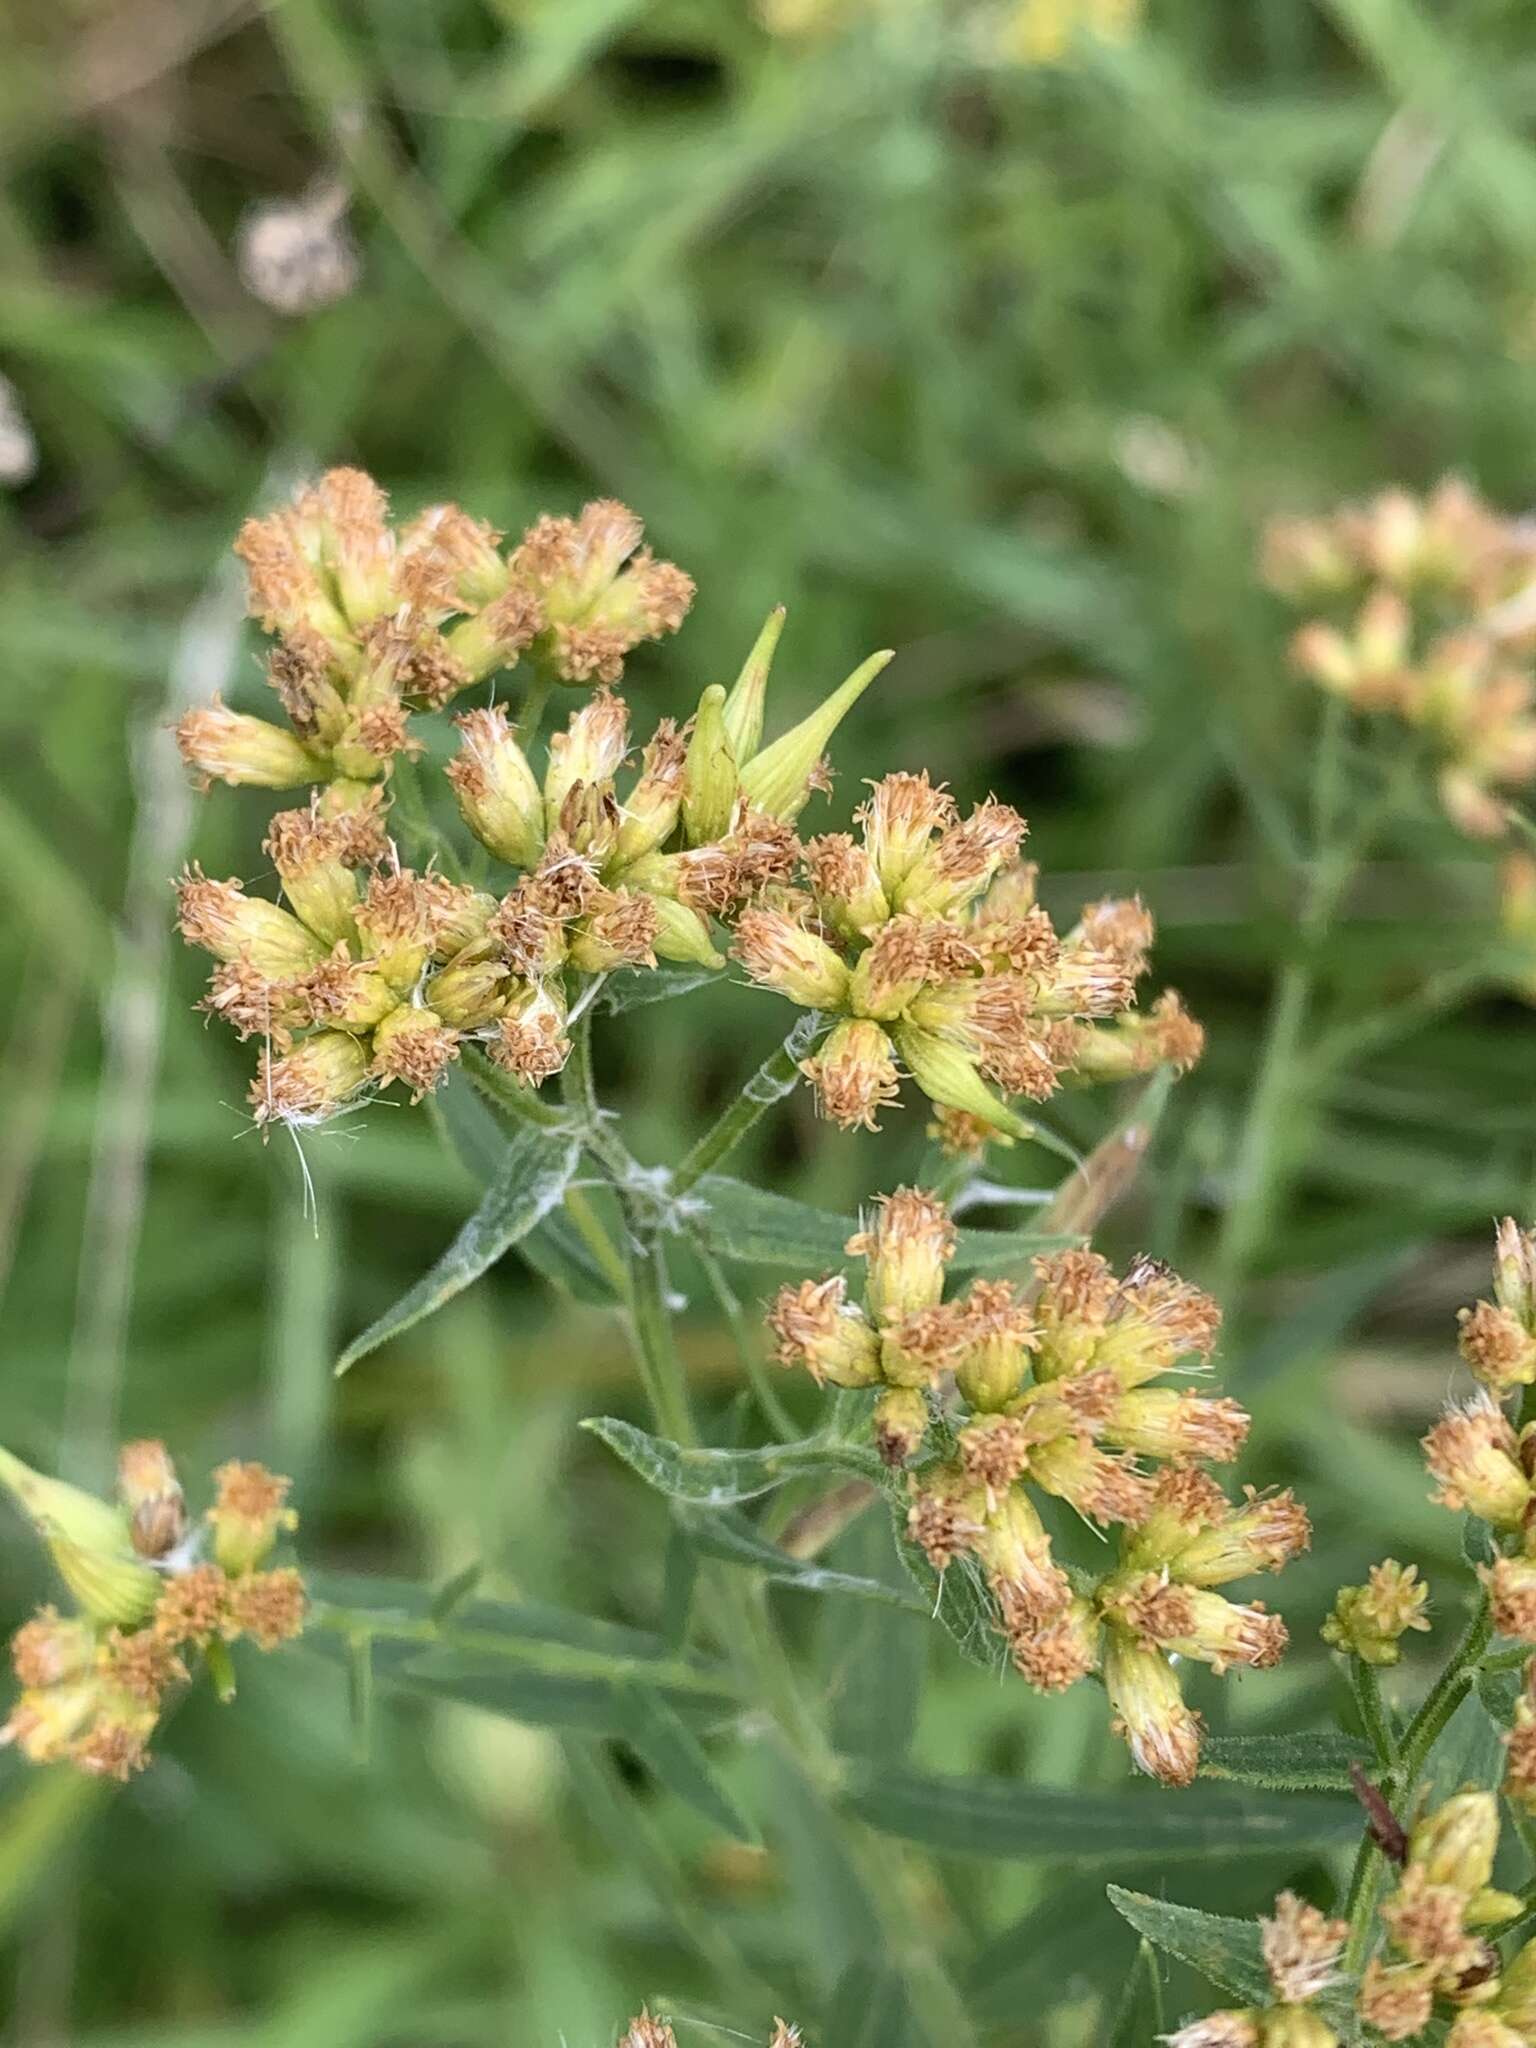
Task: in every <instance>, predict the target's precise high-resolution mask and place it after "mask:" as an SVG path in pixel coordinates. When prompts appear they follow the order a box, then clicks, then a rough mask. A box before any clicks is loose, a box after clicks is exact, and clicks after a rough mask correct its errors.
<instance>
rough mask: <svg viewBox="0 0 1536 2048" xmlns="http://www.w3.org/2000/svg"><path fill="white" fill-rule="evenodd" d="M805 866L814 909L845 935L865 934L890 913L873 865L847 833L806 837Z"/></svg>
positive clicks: (888, 904)
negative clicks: (812, 837) (814, 903)
mask: <svg viewBox="0 0 1536 2048" xmlns="http://www.w3.org/2000/svg"><path fill="white" fill-rule="evenodd" d="M805 865H806V871H807V873H808V875H809V877H810V884H811V892H812V894H813V895H814V896H815V898H816V907H817V909H818V910H820V912H821V914H822V915H823V917H825V918H827V919H828V920H829V921H830V922H831V923H832V924H833V925H835V926H836V928H837V929H838V930H839V931H840V932H842V933H843V934H844V935H845V936H860V937H863V936H867V935H868V934H870V933H871V932H874V931H876V930H877V929H878V928H879V927H880V926H881V925H882V924H884V923H885V921H886V919H887V918H888V917H889V916H890V914H891V906H890V903H889V902H888V900H887V898H886V894H885V891H884V890H883V889H882V888H881V886H880V877H879V875H878V874H877V873H876V872H875V864H874V862H873V861H872V860H871V859H870V857H869V853H868V851H867V849H866V848H864V847H863V846H861V845H859V843H858V842H857V841H856V840H855V839H854V838H852V836H851V835H850V834H849V833H847V832H824V833H822V834H821V835H820V837H819V838H816V839H811V840H808V841H807V842H806V848H805Z"/></svg>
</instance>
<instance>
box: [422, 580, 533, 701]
mask: <svg viewBox="0 0 1536 2048" xmlns="http://www.w3.org/2000/svg"><path fill="white" fill-rule="evenodd" d="M544 625H545V619H544V609H543V606H542V605H541V604H540V603H539V600H538V598H537V597H536V596H535V595H534V593H533V592H532V591H531V590H524V589H522V588H520V587H519V586H517V585H513V587H512V588H511V589H510V590H503V591H501V592H500V593H498V595H496V596H495V597H493V598H491V599H490V600H489V601H488V602H487V603H486V604H484V605H482V606H481V608H480V610H479V611H477V612H476V613H475V615H474V616H473V618H468V619H460V620H459V621H458V623H457V624H456V625H454V626H451V627H450V628H449V630H448V632H447V633H446V634H445V635H444V638H445V640H446V642H447V652H448V659H449V661H450V662H451V663H453V664H454V666H455V667H457V668H458V669H459V670H460V671H461V672H462V674H463V678H464V682H465V684H466V685H467V684H469V683H478V682H481V681H483V680H484V678H485V677H486V676H488V675H493V674H494V673H495V672H496V670H497V669H502V668H516V666H517V663H518V657H519V656H520V655H521V654H522V652H523V650H524V649H525V648H527V647H529V646H531V645H532V644H533V642H534V641H535V640H536V639H537V638H538V636H539V634H540V633H541V632H542V631H543V629H544Z"/></svg>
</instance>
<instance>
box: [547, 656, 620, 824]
mask: <svg viewBox="0 0 1536 2048" xmlns="http://www.w3.org/2000/svg"><path fill="white" fill-rule="evenodd" d="M628 742H629V712H628V709H627V708H626V706H625V704H624V701H623V699H622V698H620V697H615V696H614V695H613V693H612V692H611V691H609V690H599V691H598V693H597V695H596V696H595V697H593V698H591V699H590V700H589V701H588V702H587V703H585V704H583V705H582V706H581V708H580V710H579V711H574V712H573V713H572V714H571V717H570V719H569V721H568V722H567V725H566V729H565V731H564V732H557V733H555V734H553V735H552V736H551V738H550V742H549V766H548V768H547V769H546V770H545V774H544V815H545V820H546V822H547V824H548V826H549V829H550V830H551V831H553V830H554V828H555V827H556V826H557V825H558V824H559V823H560V813H561V810H562V808H563V807H564V804H565V800H566V797H567V796H568V795H569V794H570V792H571V790H572V789H573V788H574V787H575V785H576V784H577V783H578V782H585V783H588V784H590V785H592V786H593V787H594V788H597V789H602V788H605V787H606V786H607V785H608V784H609V783H611V782H612V781H613V778H614V776H615V775H617V773H618V772H619V768H620V766H621V764H622V763H623V760H624V750H625V748H626V746H627V745H628Z"/></svg>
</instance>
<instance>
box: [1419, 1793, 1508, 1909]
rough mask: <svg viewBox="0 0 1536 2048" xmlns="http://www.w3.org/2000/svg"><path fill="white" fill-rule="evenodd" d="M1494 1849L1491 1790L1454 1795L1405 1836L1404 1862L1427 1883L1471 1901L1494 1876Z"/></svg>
mask: <svg viewBox="0 0 1536 2048" xmlns="http://www.w3.org/2000/svg"><path fill="white" fill-rule="evenodd" d="M1498 1846H1499V1802H1498V1796H1497V1794H1495V1793H1493V1792H1458V1793H1455V1794H1453V1796H1452V1797H1451V1798H1449V1799H1446V1800H1443V1801H1442V1802H1441V1804H1440V1805H1439V1806H1437V1807H1436V1808H1435V1809H1434V1811H1433V1812H1432V1813H1427V1814H1425V1816H1424V1818H1423V1819H1422V1820H1421V1821H1419V1822H1418V1823H1417V1824H1416V1825H1415V1827H1414V1828H1413V1830H1412V1831H1411V1833H1410V1834H1409V1837H1408V1862H1409V1865H1410V1867H1412V1866H1417V1867H1418V1868H1419V1869H1420V1870H1422V1871H1423V1873H1424V1882H1425V1883H1426V1884H1435V1885H1449V1886H1451V1887H1452V1889H1453V1890H1455V1891H1458V1892H1461V1893H1462V1894H1463V1896H1464V1897H1467V1898H1470V1897H1471V1896H1472V1894H1473V1893H1474V1892H1479V1891H1481V1890H1482V1889H1483V1887H1484V1886H1485V1885H1486V1884H1487V1883H1488V1880H1489V1879H1490V1878H1491V1877H1492V1875H1493V1858H1494V1854H1495V1852H1496V1850H1497V1849H1498Z"/></svg>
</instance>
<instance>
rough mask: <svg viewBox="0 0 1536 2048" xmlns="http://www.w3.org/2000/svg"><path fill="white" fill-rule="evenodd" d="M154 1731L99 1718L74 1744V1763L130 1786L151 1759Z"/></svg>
mask: <svg viewBox="0 0 1536 2048" xmlns="http://www.w3.org/2000/svg"><path fill="white" fill-rule="evenodd" d="M151 1732H152V1731H151V1730H150V1729H147V1728H142V1727H140V1726H139V1725H138V1724H137V1723H136V1722H132V1721H120V1720H116V1719H109V1718H105V1717H103V1718H99V1719H98V1720H96V1721H95V1722H94V1723H93V1724H92V1726H91V1727H90V1728H89V1729H88V1730H87V1731H86V1733H85V1734H84V1735H82V1736H81V1737H80V1739H79V1741H78V1742H76V1743H74V1744H73V1745H72V1747H71V1749H70V1752H69V1758H70V1762H71V1763H72V1764H74V1765H75V1767H76V1769H77V1770H82V1771H84V1772H86V1774H87V1775H88V1776H90V1777H93V1778H112V1779H115V1780H116V1781H117V1783H118V1784H121V1785H126V1784H127V1782H128V1780H129V1779H130V1778H131V1777H132V1776H133V1775H134V1773H135V1772H136V1771H142V1770H143V1769H144V1767H145V1766H146V1765H147V1764H148V1762H149V1737H150V1734H151Z"/></svg>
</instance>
